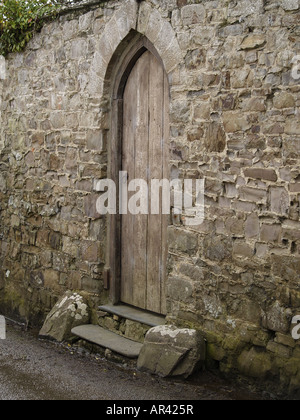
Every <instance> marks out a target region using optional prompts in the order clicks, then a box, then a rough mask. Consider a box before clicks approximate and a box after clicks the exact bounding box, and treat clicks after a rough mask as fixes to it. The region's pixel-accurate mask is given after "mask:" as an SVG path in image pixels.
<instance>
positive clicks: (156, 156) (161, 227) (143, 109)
mask: <svg viewBox="0 0 300 420" xmlns="http://www.w3.org/2000/svg"><path fill="white" fill-rule="evenodd" d="M122 170H123V171H127V172H128V175H129V179H128V182H130V181H131V180H132V179H137V178H138V179H143V180H145V181H147V182H148V185H149V186H150V185H151V179H159V180H162V179H169V84H168V79H167V76H166V74H165V72H164V69H163V67H162V65H161V63H160V62H159V61H158V60H157V58H156V57H155V56H154V55H153V54H151V53H150V52H146V53H144V54H143V56H142V57H140V59H139V60H138V61H137V63H136V65H135V66H134V68H133V70H132V72H131V74H130V76H129V78H128V81H127V85H126V88H125V93H124V98H123V153H122ZM133 194H135V193H129V194H128V198H129V199H130V197H131V196H132V195H133ZM159 199H160V214H159V215H151V214H149V215H135V216H134V215H131V214H127V215H123V216H122V220H121V222H122V226H121V232H122V234H121V236H122V237H121V254H122V255H121V300H122V302H124V303H128V304H130V305H133V306H137V307H140V308H142V309H147V310H149V311H152V312H157V313H163V314H166V298H165V282H166V266H167V253H168V246H167V226H168V220H169V218H168V216H167V215H163V214H162V192H160V197H159ZM149 209H151V201H150V189H149Z"/></svg>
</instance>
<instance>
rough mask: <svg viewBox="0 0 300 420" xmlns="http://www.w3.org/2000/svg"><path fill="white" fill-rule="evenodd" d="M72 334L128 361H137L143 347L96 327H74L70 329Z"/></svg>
mask: <svg viewBox="0 0 300 420" xmlns="http://www.w3.org/2000/svg"><path fill="white" fill-rule="evenodd" d="M72 334H74V335H75V336H77V337H79V338H81V339H83V340H86V341H89V342H90V343H93V344H97V345H98V346H100V347H103V348H105V349H108V350H111V351H113V352H114V353H118V354H120V355H122V356H124V357H128V358H129V359H137V358H138V357H139V354H140V352H141V349H142V347H143V345H142V344H140V343H137V342H135V341H132V340H129V339H128V338H125V337H122V336H120V335H118V334H115V333H113V332H112V331H108V330H105V329H104V328H102V327H99V326H97V325H82V326H79V327H75V328H73V329H72Z"/></svg>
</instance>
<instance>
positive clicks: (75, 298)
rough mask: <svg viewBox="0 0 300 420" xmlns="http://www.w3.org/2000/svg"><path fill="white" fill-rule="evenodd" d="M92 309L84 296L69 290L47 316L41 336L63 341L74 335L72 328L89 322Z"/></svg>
mask: <svg viewBox="0 0 300 420" xmlns="http://www.w3.org/2000/svg"><path fill="white" fill-rule="evenodd" d="M89 321H90V311H89V308H88V304H87V302H86V300H85V299H84V297H83V296H81V295H79V294H78V293H74V292H67V293H66V294H65V295H64V296H63V297H62V298H61V299H60V300H59V301H58V302H57V304H56V305H55V306H54V308H53V309H52V311H51V312H50V313H49V315H48V316H47V318H46V321H45V323H44V325H43V328H42V329H41V331H40V334H39V335H40V337H43V338H47V339H51V340H56V341H58V342H63V341H65V340H68V339H69V338H71V337H72V333H71V330H72V329H73V328H75V327H78V326H80V325H85V324H88V323H89Z"/></svg>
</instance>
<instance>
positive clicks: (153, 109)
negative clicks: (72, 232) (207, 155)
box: [147, 54, 164, 313]
mask: <svg viewBox="0 0 300 420" xmlns="http://www.w3.org/2000/svg"><path fill="white" fill-rule="evenodd" d="M149 69H150V74H149V115H150V118H149V146H148V147H149V170H148V173H149V178H148V182H149V184H150V183H151V180H153V179H158V180H161V179H162V177H163V150H162V147H163V142H162V137H163V101H164V72H163V68H162V67H161V65H160V64H159V63H158V61H157V59H156V58H155V57H154V56H153V55H152V54H151V57H150V66H149ZM161 198H162V194H161V192H160V194H159V197H157V199H158V200H159V201H160V214H158V215H152V214H150V215H149V218H148V220H149V227H148V250H147V252H148V265H147V309H148V310H150V311H153V312H157V313H160V312H161V281H162V277H161V276H162V273H161V265H162V238H161V232H162V214H161Z"/></svg>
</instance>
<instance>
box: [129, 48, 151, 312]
mask: <svg viewBox="0 0 300 420" xmlns="http://www.w3.org/2000/svg"><path fill="white" fill-rule="evenodd" d="M150 56H151V53H149V52H146V53H145V54H144V55H143V56H142V57H141V58H140V59H139V60H138V62H137V65H136V68H137V72H138V75H137V76H138V77H137V80H136V93H137V128H136V138H135V161H134V165H135V178H136V179H141V180H144V181H147V168H148V159H149V157H148V147H147V145H148V142H149V62H150ZM146 198H147V197H146ZM147 234H148V217H147V215H145V214H139V215H136V216H135V218H134V237H133V242H134V252H135V258H134V261H135V265H134V276H133V281H134V286H133V294H134V302H135V305H136V306H138V307H139V308H143V309H146V295H147Z"/></svg>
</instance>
